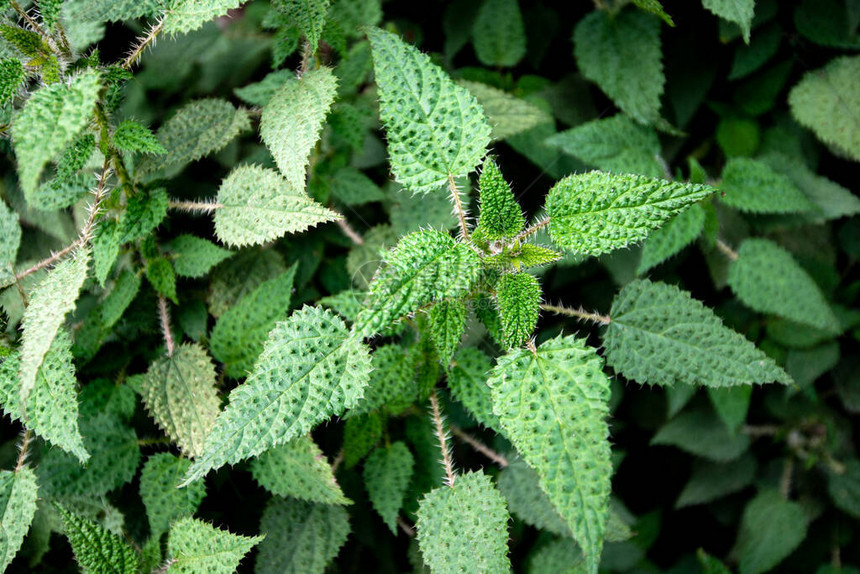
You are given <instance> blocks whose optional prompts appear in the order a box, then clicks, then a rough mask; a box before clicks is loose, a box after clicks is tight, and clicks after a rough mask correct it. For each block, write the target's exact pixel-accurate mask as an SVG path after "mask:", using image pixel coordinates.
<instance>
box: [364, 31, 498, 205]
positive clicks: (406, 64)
mask: <svg viewBox="0 0 860 574" xmlns="http://www.w3.org/2000/svg"><path fill="white" fill-rule="evenodd" d="M368 38H370V43H371V45H372V47H373V64H374V70H375V73H376V83H377V85H378V86H379V98H380V103H379V106H380V115H381V118H382V122H383V123H384V124H385V128H386V131H387V135H388V153H389V155H390V156H391V170H392V171H393V172H394V177H395V179H397V181H398V182H399V183H401V184H402V185H403V186H404V187H406V188H407V189H409V190H410V191H413V192H428V191H434V190H436V189H438V188H440V187H442V186H444V185H447V183H448V179H449V177H458V176H462V175H466V174H468V173H469V172H471V171H472V170H473V169H475V166H477V165H478V163H479V162H480V161H481V158H483V157H484V153H485V152H486V148H487V145H488V144H489V143H490V126H489V124H488V123H487V119H486V117H485V116H484V113H483V111H482V110H481V107H480V106H479V105H478V102H477V101H476V100H475V98H474V97H473V96H472V95H471V94H470V93H469V92H468V90H466V88H463V87H461V86H458V85H456V84H454V82H453V81H452V80H451V78H449V77H448V75H447V74H445V72H444V71H442V69H441V68H439V67H438V66H436V65H435V64H433V63H432V62H431V61H430V58H429V57H428V56H427V55H425V54H423V53H421V52H420V51H419V50H418V49H417V48H415V47H413V46H410V45H409V44H406V43H405V42H403V40H401V39H400V38H399V37H397V36H396V35H394V34H392V33H390V32H384V31H382V30H379V29H377V28H373V29H371V30H369V31H368Z"/></svg>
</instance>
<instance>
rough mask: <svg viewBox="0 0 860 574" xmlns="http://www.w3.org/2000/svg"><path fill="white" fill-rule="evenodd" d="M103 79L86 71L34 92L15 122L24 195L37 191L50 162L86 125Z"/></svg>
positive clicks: (15, 145) (16, 152)
mask: <svg viewBox="0 0 860 574" xmlns="http://www.w3.org/2000/svg"><path fill="white" fill-rule="evenodd" d="M100 88H101V82H100V79H99V74H98V72H96V71H95V70H87V71H85V72H83V73H81V74H79V75H77V76H75V77H73V78H72V79H71V81H70V82H69V83H68V84H66V83H58V84H53V85H50V86H46V87H44V88H42V89H40V90H38V91H37V92H35V93H34V94H33V95H32V96H30V99H29V100H27V103H26V104H25V105H24V109H22V110H21V112H20V113H19V114H18V115H17V116H16V117H15V119H14V121H13V124H12V143H13V145H14V148H15V154H16V155H17V157H18V174H19V176H20V181H21V187H22V189H23V190H24V194H25V195H28V194H30V193H32V192H33V191H35V190H36V187H37V185H38V183H39V176H40V175H41V173H42V170H43V169H44V167H45V164H46V163H48V161H50V160H51V159H52V158H53V157H54V156H56V155H57V154H58V153H59V152H60V151H62V149H63V148H65V147H66V145H67V144H69V143H71V142H72V140H74V139H75V137H76V136H77V135H78V134H79V133H80V132H81V130H83V129H84V127H86V125H87V122H88V121H89V119H90V116H91V115H92V113H93V110H94V109H95V105H96V100H97V99H98V93H99V89H100Z"/></svg>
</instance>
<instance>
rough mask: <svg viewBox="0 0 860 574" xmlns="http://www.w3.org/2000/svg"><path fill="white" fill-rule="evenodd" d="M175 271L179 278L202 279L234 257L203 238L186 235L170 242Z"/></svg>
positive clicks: (231, 253)
mask: <svg viewBox="0 0 860 574" xmlns="http://www.w3.org/2000/svg"><path fill="white" fill-rule="evenodd" d="M168 247H169V249H170V251H171V252H172V253H173V269H174V270H175V271H176V274H177V275H178V276H179V277H192V278H195V279H196V278H200V277H203V276H204V275H206V274H207V273H209V270H210V269H212V268H213V267H215V266H216V265H218V264H219V263H221V262H222V261H224V260H225V259H227V258H228V257H230V256H232V255H233V252H232V251H229V250H227V249H224V248H223V247H219V246H217V245H215V244H214V243H212V242H211V241H209V240H208V239H203V238H202V237H197V236H196V235H191V234H188V233H185V234H183V235H180V236H179V237H177V238H176V239H174V240H173V241H171V242H170V245H169V246H168Z"/></svg>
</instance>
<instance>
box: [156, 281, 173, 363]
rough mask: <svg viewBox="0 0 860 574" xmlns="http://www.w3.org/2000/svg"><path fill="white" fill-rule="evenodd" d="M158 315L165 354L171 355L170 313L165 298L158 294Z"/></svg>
mask: <svg viewBox="0 0 860 574" xmlns="http://www.w3.org/2000/svg"><path fill="white" fill-rule="evenodd" d="M158 317H159V319H160V320H161V331H162V332H163V333H164V344H165V345H166V346H167V356H168V357H172V356H173V349H174V343H173V335H172V334H171V333H170V313H169V312H168V310H167V299H165V298H164V297H162V296H161V295H159V296H158Z"/></svg>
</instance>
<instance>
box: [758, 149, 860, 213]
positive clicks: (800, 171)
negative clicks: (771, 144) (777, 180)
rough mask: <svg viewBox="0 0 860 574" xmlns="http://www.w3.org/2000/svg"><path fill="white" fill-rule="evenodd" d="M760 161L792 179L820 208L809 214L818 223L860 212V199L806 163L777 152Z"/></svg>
mask: <svg viewBox="0 0 860 574" xmlns="http://www.w3.org/2000/svg"><path fill="white" fill-rule="evenodd" d="M760 159H761V161H763V162H764V163H766V164H767V165H768V166H770V168H771V169H772V170H773V171H775V172H777V173H779V174H781V175H784V176H786V177H787V178H788V179H789V180H791V182H792V183H793V184H794V185H796V186H797V188H798V189H800V191H802V192H803V193H804V194H805V195H806V197H807V199H809V201H811V202H812V203H813V204H814V205H815V207H817V208H818V209H817V210H815V211H814V212H812V213H811V214H808V215H809V216H811V217H813V218H815V219H816V220H817V219H818V218H824V219H838V218H840V217H850V216H852V215H856V214H858V213H860V197H857V196H856V195H854V194H853V193H851V191H850V190H848V189H846V188H844V187H842V186H841V185H839V184H838V183H836V182H834V181H831V180H829V179H827V178H826V177H822V176H820V175H817V174H816V173H815V172H814V171H812V170H810V169H809V168H808V167H806V164H804V163H803V162H802V161H797V160H796V159H793V158H791V157H789V156H787V155H785V154H782V153H777V152H772V153H769V154H767V155H765V156H763V157H761V158H760ZM804 215H807V214H804Z"/></svg>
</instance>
